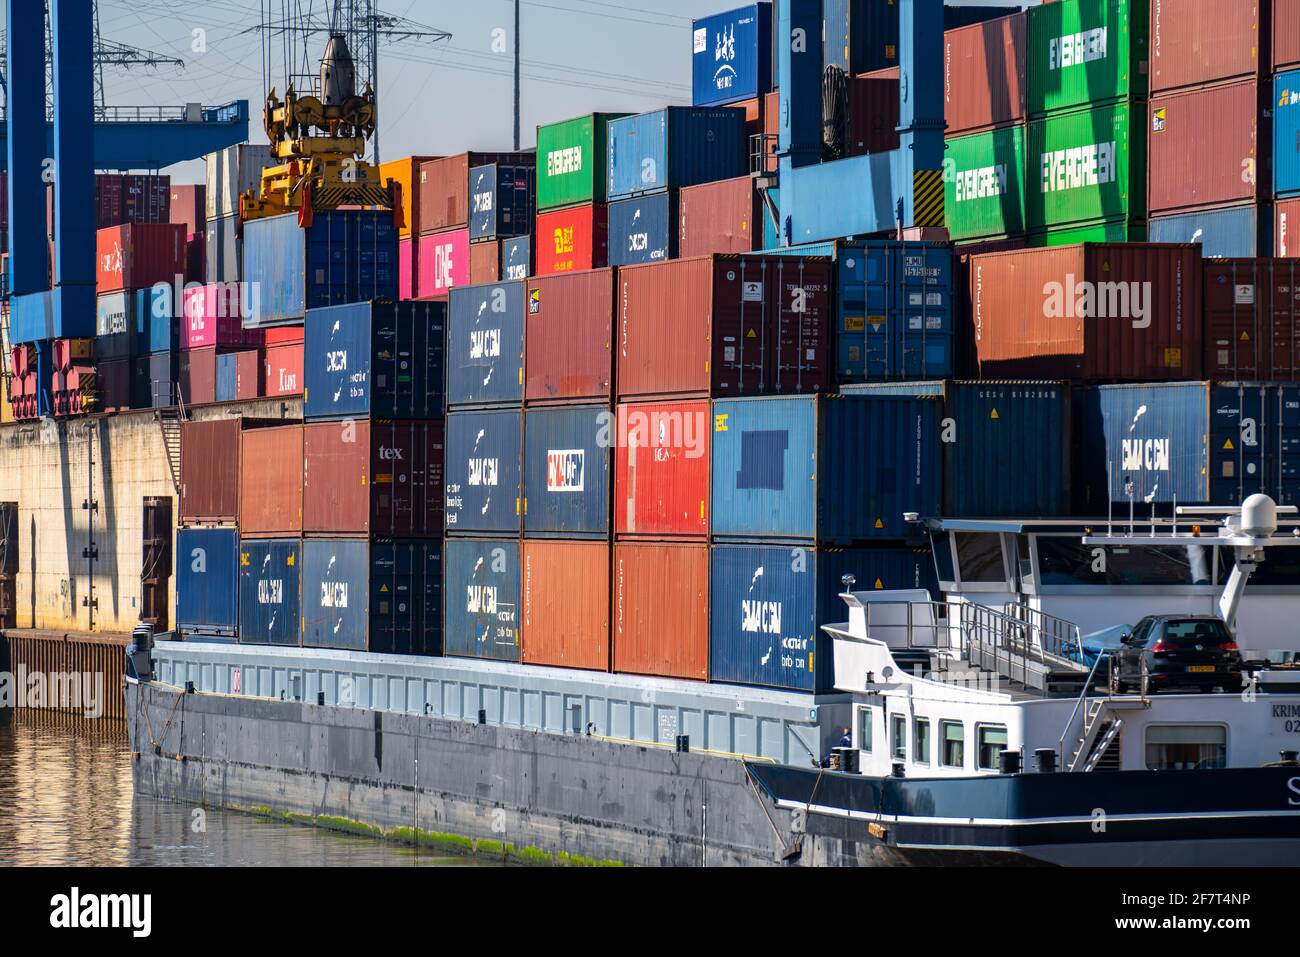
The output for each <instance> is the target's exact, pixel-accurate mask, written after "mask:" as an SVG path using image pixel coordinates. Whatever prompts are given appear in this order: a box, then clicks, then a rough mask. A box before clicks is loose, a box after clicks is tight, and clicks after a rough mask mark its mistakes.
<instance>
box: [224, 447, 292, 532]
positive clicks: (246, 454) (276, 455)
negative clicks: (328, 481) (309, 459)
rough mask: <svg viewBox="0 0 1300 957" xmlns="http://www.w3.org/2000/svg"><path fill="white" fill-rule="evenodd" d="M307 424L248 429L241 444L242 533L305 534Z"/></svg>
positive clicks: (240, 511) (240, 516)
mask: <svg viewBox="0 0 1300 957" xmlns="http://www.w3.org/2000/svg"><path fill="white" fill-rule="evenodd" d="M302 472H303V427H302V426H301V425H284V426H278V427H276V428H269V429H245V430H244V432H243V434H242V437H241V441H240V447H239V533H240V534H241V535H243V536H244V537H245V538H285V537H289V538H297V537H299V536H301V535H302Z"/></svg>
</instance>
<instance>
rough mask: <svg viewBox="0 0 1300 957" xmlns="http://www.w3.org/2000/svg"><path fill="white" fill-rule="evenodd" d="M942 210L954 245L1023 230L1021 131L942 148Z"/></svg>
mask: <svg viewBox="0 0 1300 957" xmlns="http://www.w3.org/2000/svg"><path fill="white" fill-rule="evenodd" d="M944 174H945V175H944V212H945V215H946V217H947V221H948V231H949V233H950V235H951V236H952V239H953V241H954V242H961V241H963V240H969V239H991V238H993V237H996V236H1015V235H1018V234H1020V233H1023V232H1024V231H1025V128H1024V127H1023V126H1009V127H1006V128H1004V129H1000V130H993V131H991V132H988V133H974V134H972V135H970V136H955V137H953V138H952V139H950V140H948V141H947V143H945V144H944Z"/></svg>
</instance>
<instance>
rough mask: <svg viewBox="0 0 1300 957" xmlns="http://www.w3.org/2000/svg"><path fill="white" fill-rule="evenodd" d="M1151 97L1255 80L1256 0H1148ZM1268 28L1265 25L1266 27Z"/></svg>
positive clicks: (1257, 48) (1258, 63) (1258, 61)
mask: <svg viewBox="0 0 1300 957" xmlns="http://www.w3.org/2000/svg"><path fill="white" fill-rule="evenodd" d="M1150 3H1151V13H1150V28H1151V42H1150V53H1151V93H1152V94H1153V95H1154V94H1156V93H1162V92H1165V91H1167V90H1175V89H1180V88H1182V87H1193V86H1201V85H1204V84H1207V83H1218V82H1221V81H1223V80H1230V79H1239V78H1244V77H1253V76H1258V75H1259V73H1260V71H1261V69H1264V68H1265V65H1264V64H1263V63H1261V50H1260V39H1261V38H1260V26H1261V24H1260V3H1259V2H1258V0H1238V2H1236V3H1221V2H1219V0H1150ZM1264 28H1265V29H1267V24H1264Z"/></svg>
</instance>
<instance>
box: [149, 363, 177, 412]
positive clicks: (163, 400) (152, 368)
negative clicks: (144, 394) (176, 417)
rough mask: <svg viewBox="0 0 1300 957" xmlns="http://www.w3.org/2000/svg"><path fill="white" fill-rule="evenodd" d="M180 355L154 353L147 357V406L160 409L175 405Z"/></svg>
mask: <svg viewBox="0 0 1300 957" xmlns="http://www.w3.org/2000/svg"><path fill="white" fill-rule="evenodd" d="M180 374H181V373H180V354H179V353H177V352H156V353H153V354H152V355H150V356H149V405H150V406H151V407H152V408H155V409H162V408H166V407H168V406H173V405H175V404H176V392H177V387H178V385H177V384H178V383H179V382H180Z"/></svg>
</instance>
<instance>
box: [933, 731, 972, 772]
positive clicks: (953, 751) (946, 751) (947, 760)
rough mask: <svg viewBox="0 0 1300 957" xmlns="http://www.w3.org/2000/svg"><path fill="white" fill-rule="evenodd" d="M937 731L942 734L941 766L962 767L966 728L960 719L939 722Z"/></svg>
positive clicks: (964, 757) (964, 754) (963, 763)
mask: <svg viewBox="0 0 1300 957" xmlns="http://www.w3.org/2000/svg"><path fill="white" fill-rule="evenodd" d="M939 733H940V734H941V735H943V742H942V744H943V766H944V767H945V768H962V767H965V766H966V729H965V727H964V726H963V725H962V723H961V722H960V721H941V722H939Z"/></svg>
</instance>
